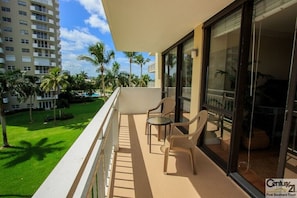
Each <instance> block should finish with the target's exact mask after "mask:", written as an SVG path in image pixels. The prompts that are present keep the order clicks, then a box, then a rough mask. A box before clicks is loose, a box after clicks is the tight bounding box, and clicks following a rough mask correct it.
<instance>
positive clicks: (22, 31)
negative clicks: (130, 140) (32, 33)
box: [20, 30, 29, 35]
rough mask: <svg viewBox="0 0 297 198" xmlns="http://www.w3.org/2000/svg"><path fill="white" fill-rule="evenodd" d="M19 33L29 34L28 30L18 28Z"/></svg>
mask: <svg viewBox="0 0 297 198" xmlns="http://www.w3.org/2000/svg"><path fill="white" fill-rule="evenodd" d="M20 33H21V34H22V35H28V34H29V31H28V30H20Z"/></svg>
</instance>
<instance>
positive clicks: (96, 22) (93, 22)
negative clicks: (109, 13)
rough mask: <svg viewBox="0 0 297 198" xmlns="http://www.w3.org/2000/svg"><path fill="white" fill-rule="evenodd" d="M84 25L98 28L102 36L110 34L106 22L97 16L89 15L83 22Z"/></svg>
mask: <svg viewBox="0 0 297 198" xmlns="http://www.w3.org/2000/svg"><path fill="white" fill-rule="evenodd" d="M85 23H87V24H89V25H90V26H91V27H93V28H98V29H99V30H100V32H101V33H102V34H104V33H107V32H110V31H109V26H108V24H107V23H106V21H105V20H103V19H102V18H100V17H99V16H98V15H97V14H93V15H91V16H90V18H88V19H86V20H85Z"/></svg>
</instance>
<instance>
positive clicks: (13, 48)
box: [0, 0, 61, 110]
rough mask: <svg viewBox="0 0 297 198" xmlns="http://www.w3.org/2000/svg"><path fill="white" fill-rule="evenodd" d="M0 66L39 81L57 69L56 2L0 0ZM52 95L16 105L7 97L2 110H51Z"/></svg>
mask: <svg viewBox="0 0 297 198" xmlns="http://www.w3.org/2000/svg"><path fill="white" fill-rule="evenodd" d="M0 5H1V12H0V17H1V25H0V35H1V38H0V39H1V40H0V64H1V67H2V68H4V69H5V70H6V71H7V70H20V71H22V72H24V73H25V74H26V75H31V76H38V77H39V78H41V77H42V76H43V75H45V74H47V73H48V70H49V69H50V68H51V67H56V66H61V52H60V49H61V46H60V18H59V1H58V0H30V1H27V0H1V1H0ZM37 83H39V82H37ZM53 97H55V96H54V95H52V93H47V94H44V95H42V96H36V97H35V99H34V101H33V103H30V102H29V100H28V101H26V102H23V103H19V102H18V101H17V98H16V97H15V96H8V103H7V104H6V105H5V106H6V110H16V109H23V108H29V107H30V106H31V107H33V108H44V109H47V108H52V107H53V104H52V99H53Z"/></svg>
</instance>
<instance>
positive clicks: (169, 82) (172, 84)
mask: <svg viewBox="0 0 297 198" xmlns="http://www.w3.org/2000/svg"><path fill="white" fill-rule="evenodd" d="M176 68H177V48H174V49H172V50H171V51H170V52H169V53H167V54H166V55H165V68H164V70H165V72H164V95H165V97H171V96H172V97H175V93H176Z"/></svg>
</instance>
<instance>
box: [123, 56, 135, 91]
mask: <svg viewBox="0 0 297 198" xmlns="http://www.w3.org/2000/svg"><path fill="white" fill-rule="evenodd" d="M124 54H125V55H126V57H127V58H129V63H130V72H129V87H131V82H132V63H133V62H134V60H135V57H136V56H137V54H138V53H137V52H124Z"/></svg>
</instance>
